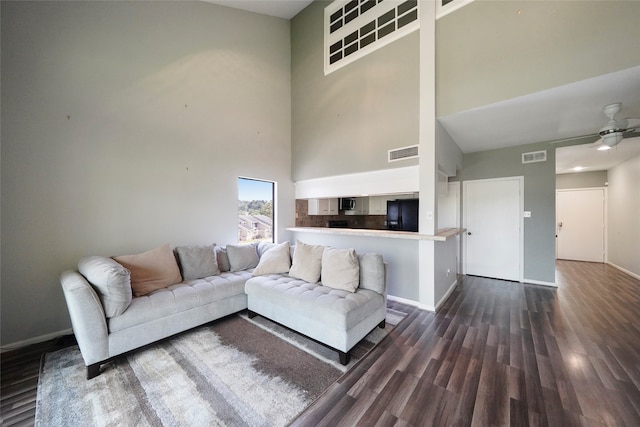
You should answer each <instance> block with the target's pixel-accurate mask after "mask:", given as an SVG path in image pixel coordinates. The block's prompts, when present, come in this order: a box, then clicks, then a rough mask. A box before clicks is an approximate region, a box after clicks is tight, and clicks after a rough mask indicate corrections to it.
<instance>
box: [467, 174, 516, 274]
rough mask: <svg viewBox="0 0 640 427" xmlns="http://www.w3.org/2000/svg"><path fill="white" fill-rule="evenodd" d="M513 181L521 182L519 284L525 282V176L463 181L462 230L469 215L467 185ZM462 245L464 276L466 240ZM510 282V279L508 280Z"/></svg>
mask: <svg viewBox="0 0 640 427" xmlns="http://www.w3.org/2000/svg"><path fill="white" fill-rule="evenodd" d="M512 180H517V181H519V184H520V189H519V192H520V200H519V204H520V209H519V210H520V215H519V221H520V236H519V240H520V242H519V252H520V254H519V260H520V265H519V266H518V271H519V272H518V281H519V282H524V176H507V177H501V178H488V179H469V180H466V181H462V200H463V202H462V206H463V215H462V228H467V215H466V210H467V206H468V203H466V197H467V193H468V191H467V188H466V187H467V183H469V182H491V181H512ZM463 236H464V235H463ZM462 244H463V249H462V251H463V258H464V259H463V262H462V268H463V271H462V274H465V275H466V274H467V258H468V257H467V245H466V239H464V238H463V239H462ZM497 279H500V277H497ZM507 280H509V279H507Z"/></svg>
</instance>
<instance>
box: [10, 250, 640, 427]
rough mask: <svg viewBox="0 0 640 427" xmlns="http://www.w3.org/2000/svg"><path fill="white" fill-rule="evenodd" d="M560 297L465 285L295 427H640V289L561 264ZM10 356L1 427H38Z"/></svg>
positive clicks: (21, 372) (599, 268) (476, 282)
mask: <svg viewBox="0 0 640 427" xmlns="http://www.w3.org/2000/svg"><path fill="white" fill-rule="evenodd" d="M557 283H558V284H559V287H558V288H557V289H554V288H549V287H544V286H536V285H526V284H521V283H514V282H505V281H499V280H493V279H486V278H480V277H464V278H463V280H462V283H461V284H460V285H459V286H458V287H457V288H456V290H455V291H454V292H453V294H452V295H451V297H450V298H449V299H448V300H447V302H446V303H445V305H444V306H443V308H442V309H441V310H440V311H439V312H438V313H437V314H436V313H431V312H426V311H422V310H418V309H416V308H413V307H409V306H406V305H402V304H393V303H392V304H391V305H392V307H394V308H395V309H398V310H401V311H405V312H407V313H408V316H407V317H406V318H405V319H404V320H403V321H402V322H401V323H400V325H398V327H397V328H396V329H395V330H394V331H393V332H392V333H391V334H390V335H389V336H388V337H387V338H385V340H383V342H382V343H381V344H380V345H379V346H378V347H376V348H375V349H374V350H373V352H372V353H371V354H370V355H369V356H368V357H366V358H365V359H363V360H362V361H361V362H360V363H359V364H357V365H356V367H354V369H352V370H351V371H349V372H348V373H346V374H345V375H344V376H342V377H341V378H340V379H339V380H338V382H336V383H334V384H333V385H332V386H331V387H330V388H329V389H328V390H327V391H326V392H325V393H323V395H322V396H321V397H320V398H319V399H318V400H317V401H316V402H315V403H314V404H312V405H311V406H310V407H309V408H308V409H307V410H306V411H305V412H304V413H303V414H301V415H300V417H298V419H296V420H295V421H294V422H293V423H292V425H293V426H309V425H313V426H316V425H327V426H356V425H362V426H432V425H433V426H438V425H442V426H444V425H446V426H451V425H459V426H468V425H473V426H489V425H496V426H498V425H499V426H506V425H513V426H526V425H542V426H545V425H551V426H572V425H589V426H612V425H620V426H640V281H638V280H636V279H634V278H632V277H630V276H628V275H626V274H624V273H622V272H620V271H618V270H617V269H615V268H613V267H610V266H607V265H604V264H593V263H582V262H571V261H559V262H558V263H557ZM65 345H69V343H68V342H64V341H62V342H60V341H58V342H55V341H54V342H48V343H43V344H38V345H35V346H30V347H27V348H25V349H21V350H18V351H14V352H9V353H4V354H2V379H1V383H2V390H1V391H2V395H1V403H2V418H1V424H2V425H3V426H13V425H33V424H34V415H35V396H36V386H37V375H38V367H39V360H40V356H41V354H42V353H44V352H45V351H51V350H52V349H55V348H60V347H61V346H65Z"/></svg>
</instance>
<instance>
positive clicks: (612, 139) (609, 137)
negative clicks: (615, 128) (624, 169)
mask: <svg viewBox="0 0 640 427" xmlns="http://www.w3.org/2000/svg"><path fill="white" fill-rule="evenodd" d="M620 141H622V132H612V133H607V134H605V135H602V143H603V144H604V145H607V146H609V147H615V146H616V145H618V143H619V142H620Z"/></svg>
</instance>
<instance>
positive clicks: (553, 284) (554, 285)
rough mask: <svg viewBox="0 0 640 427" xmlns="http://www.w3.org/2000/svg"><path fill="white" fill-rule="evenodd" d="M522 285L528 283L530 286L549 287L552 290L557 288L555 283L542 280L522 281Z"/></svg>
mask: <svg viewBox="0 0 640 427" xmlns="http://www.w3.org/2000/svg"><path fill="white" fill-rule="evenodd" d="M522 283H529V284H531V285H542V286H551V287H553V288H557V287H558V284H557V283H555V282H544V281H542V280H532V279H524V280H523V281H522Z"/></svg>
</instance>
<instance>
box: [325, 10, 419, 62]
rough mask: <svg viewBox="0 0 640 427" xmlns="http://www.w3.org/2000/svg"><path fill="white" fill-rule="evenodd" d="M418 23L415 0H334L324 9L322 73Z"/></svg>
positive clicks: (384, 42)
mask: <svg viewBox="0 0 640 427" xmlns="http://www.w3.org/2000/svg"><path fill="white" fill-rule="evenodd" d="M418 26H419V22H418V1H417V0H406V1H402V0H385V1H383V0H335V1H334V2H333V3H331V4H330V5H328V6H327V7H326V8H325V9H324V28H325V34H324V40H325V49H324V52H325V59H324V70H325V74H329V73H331V72H333V71H335V70H337V69H338V68H340V67H342V66H344V65H347V64H348V63H350V62H353V61H355V60H356V59H358V58H361V57H363V56H365V55H367V54H368V53H370V52H373V51H374V50H377V49H379V48H381V47H382V46H385V45H387V44H388V43H391V42H392V41H394V40H397V39H399V38H400V37H403V36H405V35H407V34H409V33H410V32H412V31H415V30H417V29H418Z"/></svg>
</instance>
